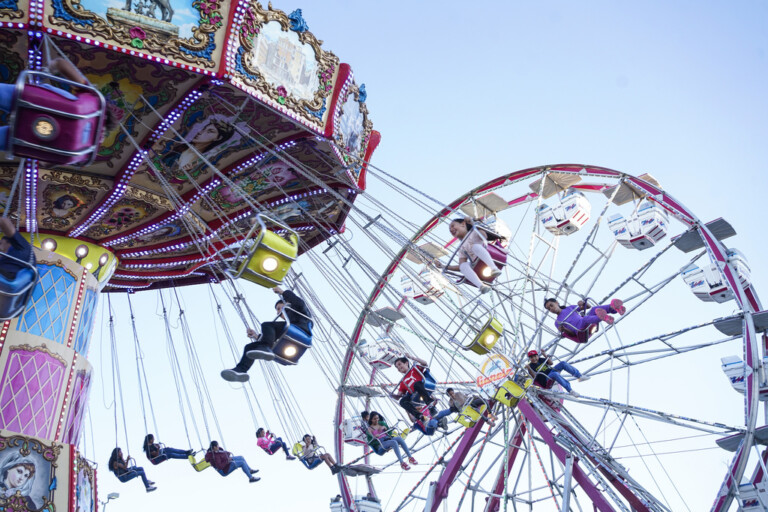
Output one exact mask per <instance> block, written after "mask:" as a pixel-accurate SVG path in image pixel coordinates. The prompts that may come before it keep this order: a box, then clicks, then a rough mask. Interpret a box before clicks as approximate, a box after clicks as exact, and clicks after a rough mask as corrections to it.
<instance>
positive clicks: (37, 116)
mask: <svg viewBox="0 0 768 512" xmlns="http://www.w3.org/2000/svg"><path fill="white" fill-rule="evenodd" d="M29 79H38V80H35V81H32V80H29ZM39 79H43V80H45V81H53V82H54V83H61V84H66V85H68V86H70V87H72V88H74V90H76V91H77V93H76V94H69V93H67V92H66V91H63V90H61V89H58V88H56V87H46V86H44V85H42V84H40V83H39V82H40V80H39ZM35 82H38V83H35ZM73 95H74V96H75V97H76V98H75V99H72V97H71V96H73ZM106 105H107V104H106V101H105V100H104V96H102V94H101V93H100V92H99V90H98V89H96V88H95V87H93V86H90V85H81V84H78V83H76V82H73V81H71V80H66V79H64V78H60V77H55V76H53V75H49V74H47V73H43V72H41V71H29V70H26V71H22V72H21V74H20V75H19V78H18V80H16V90H15V92H14V98H13V103H12V107H11V121H10V123H9V127H10V130H9V137H8V153H9V155H11V156H14V155H15V156H18V157H22V158H35V159H37V160H43V161H45V162H49V163H52V164H56V165H78V166H83V165H90V164H91V163H93V161H94V160H95V159H96V154H97V152H98V149H99V146H100V145H101V136H102V133H103V131H104V113H105V110H106Z"/></svg>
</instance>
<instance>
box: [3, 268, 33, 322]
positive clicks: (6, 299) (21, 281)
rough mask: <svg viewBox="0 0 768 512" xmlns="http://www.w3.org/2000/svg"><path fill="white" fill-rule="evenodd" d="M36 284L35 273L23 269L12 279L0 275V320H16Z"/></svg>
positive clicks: (28, 269) (29, 269)
mask: <svg viewBox="0 0 768 512" xmlns="http://www.w3.org/2000/svg"><path fill="white" fill-rule="evenodd" d="M36 283H37V272H36V271H34V270H32V269H31V268H24V269H21V270H19V271H18V272H17V273H16V277H15V278H14V279H8V278H7V277H5V276H3V275H1V274H0V320H10V319H11V318H16V317H17V316H19V315H20V314H21V313H22V312H23V311H24V307H25V306H26V304H27V301H28V300H29V297H30V296H31V295H32V292H33V291H34V289H35V284H36Z"/></svg>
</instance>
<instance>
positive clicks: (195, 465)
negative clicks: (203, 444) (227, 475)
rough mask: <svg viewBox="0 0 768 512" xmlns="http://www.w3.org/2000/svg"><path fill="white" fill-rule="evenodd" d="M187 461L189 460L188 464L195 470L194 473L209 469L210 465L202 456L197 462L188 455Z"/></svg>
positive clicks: (192, 456)
mask: <svg viewBox="0 0 768 512" xmlns="http://www.w3.org/2000/svg"><path fill="white" fill-rule="evenodd" d="M188 459H189V463H190V464H192V467H193V468H195V471H197V472H198V473H199V472H200V471H202V470H204V469H208V468H209V467H211V463H210V462H208V461H207V460H205V456H203V458H202V460H200V461H197V460H196V459H195V456H194V455H190V456H189V457H188Z"/></svg>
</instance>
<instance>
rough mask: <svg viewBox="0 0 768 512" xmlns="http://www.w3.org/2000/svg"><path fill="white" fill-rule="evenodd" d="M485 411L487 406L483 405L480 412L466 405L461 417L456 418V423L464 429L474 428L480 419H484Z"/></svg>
mask: <svg viewBox="0 0 768 512" xmlns="http://www.w3.org/2000/svg"><path fill="white" fill-rule="evenodd" d="M485 409H486V406H485V405H481V406H480V409H479V410H478V409H475V408H474V407H472V406H471V405H465V406H464V408H463V409H462V410H461V412H460V413H459V417H458V418H456V421H457V422H458V423H459V424H460V425H462V426H464V427H467V428H469V427H474V426H475V424H476V423H477V422H478V421H480V418H482V417H483V413H484V412H485Z"/></svg>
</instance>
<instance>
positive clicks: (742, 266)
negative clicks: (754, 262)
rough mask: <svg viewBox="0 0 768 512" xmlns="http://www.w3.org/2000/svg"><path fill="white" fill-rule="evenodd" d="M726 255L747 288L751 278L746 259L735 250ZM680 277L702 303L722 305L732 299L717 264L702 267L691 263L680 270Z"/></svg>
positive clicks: (731, 293) (731, 294)
mask: <svg viewBox="0 0 768 512" xmlns="http://www.w3.org/2000/svg"><path fill="white" fill-rule="evenodd" d="M726 254H727V258H728V260H727V261H728V263H730V264H731V265H733V266H734V267H735V268H736V271H737V273H738V275H739V281H740V282H741V285H742V286H744V287H745V288H746V287H748V286H749V285H750V282H751V277H750V270H749V266H748V265H747V260H746V258H745V257H744V255H743V254H742V253H741V252H740V251H738V250H736V249H729V250H728V251H727V253H726ZM680 275H681V276H682V278H683V281H685V284H687V285H688V286H689V287H690V289H691V292H693V294H694V295H695V296H696V297H698V298H699V299H701V300H702V301H704V302H719V303H723V302H728V301H729V300H732V299H733V292H731V290H730V289H729V288H728V284H727V283H726V281H725V278H724V277H723V275H722V273H721V272H720V268H719V267H718V265H717V263H711V264H709V265H706V266H702V267H699V265H697V264H696V263H691V264H689V265H686V266H685V267H683V268H682V269H680Z"/></svg>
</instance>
